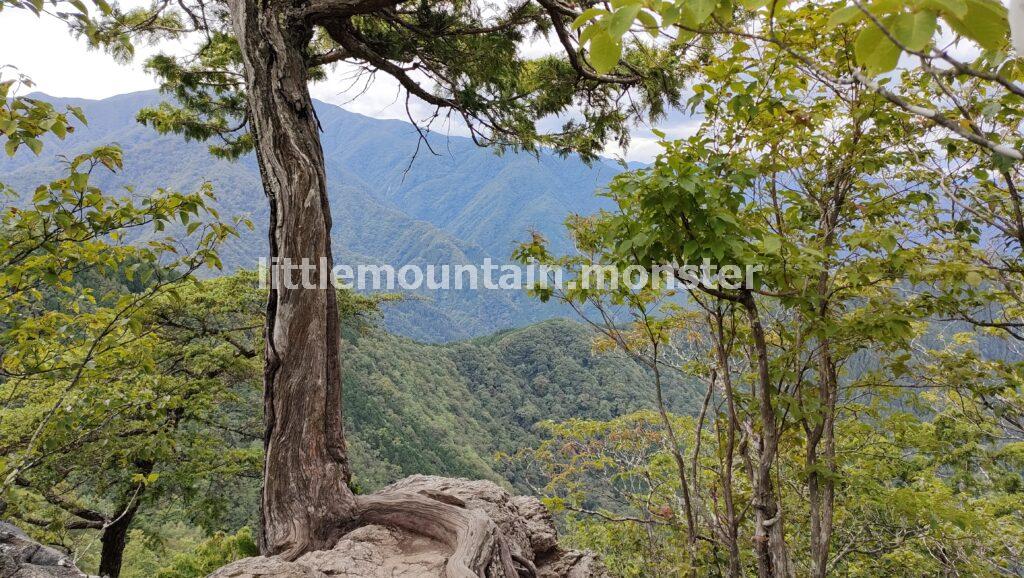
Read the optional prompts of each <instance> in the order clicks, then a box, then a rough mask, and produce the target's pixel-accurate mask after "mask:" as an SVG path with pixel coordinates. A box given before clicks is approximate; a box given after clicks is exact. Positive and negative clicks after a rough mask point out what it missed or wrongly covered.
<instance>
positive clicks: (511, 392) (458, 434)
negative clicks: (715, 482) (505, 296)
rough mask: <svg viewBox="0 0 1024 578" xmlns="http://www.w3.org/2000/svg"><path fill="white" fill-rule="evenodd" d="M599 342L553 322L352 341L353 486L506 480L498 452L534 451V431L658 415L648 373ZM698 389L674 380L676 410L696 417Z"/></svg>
mask: <svg viewBox="0 0 1024 578" xmlns="http://www.w3.org/2000/svg"><path fill="white" fill-rule="evenodd" d="M592 339H593V332H592V331H591V329H589V328H588V327H586V326H584V325H582V324H579V323H576V322H572V321H566V320H559V319H554V320H550V321H545V322H541V323H537V324H534V325H530V326H528V327H524V328H521V329H514V330H509V331H504V332H500V333H497V334H494V335H490V336H487V337H482V338H477V339H472V340H468V341H461V342H457V343H450V344H444V345H438V344H424V343H417V342H415V341H412V340H410V339H408V338H404V337H398V336H394V335H391V334H388V333H386V332H383V331H380V330H371V331H370V332H369V333H368V334H365V335H362V336H359V337H357V338H354V339H353V340H351V341H348V342H346V345H344V349H343V352H342V363H343V364H344V372H345V393H344V395H345V420H346V423H347V424H348V428H349V432H348V433H349V439H350V440H351V445H352V450H353V469H354V471H355V472H356V476H357V478H358V480H357V481H358V482H359V483H360V484H361V485H364V486H366V487H378V486H380V485H382V484H385V483H387V482H389V481H392V480H394V479H398V478H401V477H403V476H406V475H410V474H413V473H422V474H445V475H453V476H466V477H470V478H491V479H501V478H502V474H501V473H500V472H499V471H497V470H496V469H495V467H496V465H495V462H494V454H495V453H496V452H499V451H502V452H512V451H515V450H516V449H519V448H522V447H527V446H529V445H532V444H533V443H535V442H536V441H537V438H536V434H535V432H534V429H533V426H534V424H536V423H537V422H539V421H542V420H549V419H550V420H564V419H567V418H572V417H581V418H593V419H610V418H613V417H616V416H620V415H623V414H625V413H628V412H630V411H634V410H638V409H648V408H652V407H654V398H653V386H652V385H651V383H652V382H651V379H650V376H649V375H648V374H647V372H646V371H645V370H644V369H643V368H641V367H640V366H639V365H637V364H636V363H634V362H632V361H631V360H628V359H626V358H624V357H622V356H619V355H613V354H605V353H601V354H598V353H595V352H594V351H593V350H592V347H591V341H592ZM695 391H696V389H695V388H694V387H692V385H687V384H686V383H683V382H682V381H674V382H671V384H670V386H669V387H668V391H667V393H668V396H669V402H670V404H671V406H672V407H673V408H675V409H676V410H678V411H680V412H684V413H688V412H689V411H692V409H693V408H695V407H697V405H698V404H699V401H698V400H697V399H696V395H697V394H696V393H695ZM512 482H513V483H514V482H515V480H512Z"/></svg>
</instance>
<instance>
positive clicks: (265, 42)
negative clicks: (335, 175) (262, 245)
mask: <svg viewBox="0 0 1024 578" xmlns="http://www.w3.org/2000/svg"><path fill="white" fill-rule="evenodd" d="M290 8H291V5H290V4H289V3H287V2H274V1H266V2H264V1H261V0H232V1H231V2H230V9H231V18H232V24H233V27H234V31H235V36H236V38H237V40H238V43H239V46H240V48H241V52H242V58H243V63H244V68H245V77H246V87H247V91H248V92H247V98H248V108H249V122H250V130H252V131H253V133H254V137H255V139H254V140H255V147H256V154H257V159H258V161H259V166H260V173H261V176H262V178H263V186H264V190H265V193H266V195H267V197H268V199H269V201H270V256H271V259H272V262H273V259H289V260H291V262H292V263H301V262H302V259H308V260H310V262H311V263H312V264H315V265H316V266H318V267H320V266H325V267H326V268H327V270H328V271H330V270H331V268H333V261H332V256H331V240H330V231H331V217H330V210H329V208H328V201H327V189H326V178H325V176H324V158H323V150H322V149H321V146H320V138H319V135H318V133H317V131H318V126H319V125H318V122H317V119H316V113H315V112H314V110H313V102H312V99H311V98H310V95H309V89H308V86H307V81H308V69H307V63H306V60H305V51H306V47H307V45H308V43H309V40H310V38H311V36H312V33H313V30H312V26H311V25H309V24H307V23H304V22H303V21H302V20H301V19H300V18H299V17H297V16H295V15H294V14H293V12H292V10H290ZM271 277H272V278H273V277H274V276H273V275H272V276H271ZM272 285H273V286H272V288H271V290H270V297H269V300H268V303H267V326H266V350H265V363H266V366H265V369H264V388H265V389H264V422H265V426H266V431H265V437H264V446H265V451H266V457H265V465H264V471H263V474H264V475H263V496H262V511H261V516H262V532H261V537H260V542H261V543H260V546H261V550H262V551H263V553H264V554H266V555H279V556H282V557H284V558H286V559H294V558H296V557H298V556H299V555H301V554H302V553H304V552H307V551H310V550H317V549H326V548H330V547H331V546H333V545H334V543H335V542H336V541H337V540H338V538H339V537H341V536H342V535H343V534H344V533H345V531H347V530H348V529H350V528H351V526H352V524H353V523H354V521H355V520H356V518H357V512H356V502H355V498H354V496H353V494H352V491H351V490H350V489H349V487H348V481H349V465H348V459H347V454H346V450H345V438H344V433H343V431H342V413H341V373H340V366H339V365H340V362H339V349H338V345H339V330H338V306H337V301H336V295H335V292H334V289H333V288H332V287H330V286H328V287H317V288H302V287H301V286H298V287H295V286H293V285H290V284H284V283H274V282H273V281H272ZM299 285H301V284H299Z"/></svg>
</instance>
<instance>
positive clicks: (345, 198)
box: [0, 90, 618, 342]
mask: <svg viewBox="0 0 1024 578" xmlns="http://www.w3.org/2000/svg"><path fill="white" fill-rule="evenodd" d="M34 97H35V98H39V99H42V100H48V101H50V102H52V103H53V104H54V105H56V106H58V107H63V106H64V105H74V106H79V107H81V108H82V110H83V112H84V113H85V116H86V118H87V120H88V124H87V125H86V126H81V127H78V128H77V130H76V131H75V132H74V133H73V134H71V135H69V136H68V138H67V139H66V140H64V141H60V140H57V139H55V138H54V137H50V138H49V139H48V141H47V142H46V143H45V147H44V153H43V154H42V155H41V156H38V157H33V156H31V155H18V156H17V157H15V158H14V159H3V160H0V173H2V174H3V175H4V176H3V180H4V182H5V183H7V184H8V185H11V186H12V188H13V189H14V190H16V191H19V192H20V193H22V195H23V196H26V197H27V196H30V195H29V194H28V193H29V192H30V191H31V190H32V189H34V187H35V186H36V185H38V184H39V183H42V182H46V181H48V180H51V179H52V178H54V177H56V176H57V175H59V173H60V169H61V166H60V163H61V161H60V156H61V155H64V156H71V155H73V154H77V153H81V152H85V151H87V150H90V149H92V148H95V147H97V146H100V145H106V144H118V145H119V146H121V148H122V150H123V152H124V160H125V168H124V170H123V171H121V172H120V173H118V174H102V175H97V177H96V179H95V180H96V183H97V184H98V185H99V186H101V187H102V188H103V189H104V190H106V191H107V192H108V193H111V194H116V193H117V191H119V190H124V187H127V186H134V187H135V190H136V191H139V192H143V193H145V192H148V191H152V190H156V189H158V188H161V187H164V188H168V189H175V190H182V191H186V190H195V189H196V188H198V187H199V186H200V185H201V184H202V183H203V182H207V181H209V182H210V183H211V185H212V186H213V189H214V192H215V193H216V195H217V202H216V203H215V204H214V206H215V208H216V209H217V210H218V211H219V212H220V214H221V215H222V216H223V217H230V216H234V215H244V216H247V217H249V218H250V219H252V221H253V222H254V224H255V228H254V230H253V231H251V232H248V231H247V232H244V233H243V235H242V237H241V238H240V239H237V240H233V241H231V242H229V243H228V244H227V245H226V246H225V247H224V248H223V250H222V260H223V261H224V263H225V266H226V268H227V269H228V270H233V269H236V268H239V267H245V268H253V267H255V266H256V265H257V263H258V261H259V258H260V257H262V256H264V255H266V252H267V241H266V230H267V223H268V219H269V210H268V208H267V204H266V201H265V199H264V193H263V189H262V184H261V182H260V177H259V171H258V167H257V165H256V162H255V159H254V157H253V156H252V155H251V154H250V155H246V156H244V157H242V158H240V159H238V160H237V161H227V160H223V159H217V158H214V157H212V156H211V155H210V154H209V153H208V151H207V148H206V145H205V144H204V143H200V142H189V141H186V140H185V139H183V138H182V137H180V136H177V135H161V134H158V133H157V132H156V131H154V130H153V129H151V128H149V127H146V126H143V125H140V124H139V123H137V122H136V121H135V115H136V112H137V111H138V110H139V109H140V108H143V107H146V106H153V105H156V104H158V103H160V102H162V101H163V100H165V96H164V95H162V94H160V93H159V92H157V91H153V90H150V91H139V92H134V93H126V94H123V95H116V96H113V97H109V98H106V99H101V100H91V99H81V98H56V97H51V96H48V95H43V94H41V93H36V94H35V95H34ZM315 105H316V107H317V114H318V117H319V119H320V123H321V125H322V127H323V132H322V135H321V140H322V143H323V148H324V156H325V159H326V170H327V175H328V194H329V196H330V200H331V206H332V219H333V222H334V227H333V230H332V241H333V248H334V252H335V256H336V258H335V261H336V263H345V264H351V265H355V264H368V263H374V264H391V265H393V266H395V267H396V269H397V268H399V267H400V266H402V265H406V264H415V265H421V266H422V265H428V264H435V265H441V264H453V265H456V264H470V263H476V264H480V263H481V262H482V261H483V259H485V258H488V257H489V258H491V259H493V260H494V262H496V263H500V262H507V261H508V257H509V256H510V254H511V251H512V250H513V248H514V247H515V245H516V243H517V241H519V240H523V239H526V238H528V236H529V235H530V234H531V233H532V232H534V231H536V232H539V233H541V234H543V235H544V236H545V237H547V238H548V239H550V241H551V245H552V248H553V249H554V250H556V251H569V250H571V247H572V244H571V242H570V240H569V239H568V238H567V236H566V234H565V231H564V227H563V221H564V219H565V218H566V217H567V216H568V215H569V214H570V213H581V214H589V213H593V212H595V211H597V210H600V209H602V208H608V207H609V206H610V205H609V203H608V201H607V199H604V198H601V197H598V196H596V195H595V194H594V191H595V190H596V189H599V188H601V187H603V186H604V184H605V183H607V181H608V180H609V179H611V178H612V176H614V174H615V173H616V171H617V170H618V169H616V168H613V167H612V166H611V164H610V162H609V161H599V162H597V163H595V164H592V165H586V164H585V163H583V162H582V161H580V160H578V159H573V158H560V157H557V156H555V155H553V154H550V153H547V152H541V153H539V154H538V155H530V154H526V153H512V152H508V153H505V154H503V155H500V156H499V155H496V154H494V152H493V151H491V150H488V149H484V148H481V147H478V146H477V145H476V144H474V143H473V142H472V141H471V140H470V139H468V138H465V137H458V136H445V135H439V134H437V133H430V134H429V135H428V136H427V138H428V139H430V142H431V145H432V147H433V148H434V150H435V151H437V154H436V155H434V154H431V153H430V152H429V151H427V150H426V147H423V146H420V150H419V153H418V154H414V153H415V152H416V148H417V140H418V139H419V134H418V133H417V132H416V130H415V128H414V127H413V126H412V125H411V124H409V123H407V122H404V121H399V120H386V119H375V118H371V117H367V116H364V115H361V114H359V113H355V112H351V111H347V110H344V109H342V108H340V107H337V106H334V105H330V104H327V103H324V102H321V101H316V102H315ZM565 315H570V312H569V311H568V310H567V309H565V308H562V307H559V306H557V305H554V304H541V303H539V302H537V301H536V300H533V299H531V298H529V297H528V296H526V295H525V294H523V293H521V292H510V291H474V292H470V291H463V292H458V291H434V292H427V291H420V292H417V293H416V294H415V298H414V299H408V300H406V301H405V302H403V303H402V304H400V305H398V306H396V307H393V308H391V310H390V311H389V314H388V316H387V317H386V318H385V325H386V326H387V327H388V329H389V330H391V331H393V332H396V333H399V334H402V335H406V336H409V337H412V338H415V339H418V340H421V341H441V342H443V341H452V340H458V339H465V338H469V337H474V336H478V335H484V334H487V333H491V332H494V331H497V330H500V329H506V328H511V327H521V326H524V325H527V324H529V323H532V322H535V321H539V320H542V319H547V318H551V317H556V316H565Z"/></svg>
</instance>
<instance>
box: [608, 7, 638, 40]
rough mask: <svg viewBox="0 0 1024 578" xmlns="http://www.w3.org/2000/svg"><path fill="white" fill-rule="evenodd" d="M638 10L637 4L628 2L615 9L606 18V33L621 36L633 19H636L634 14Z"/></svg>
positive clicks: (616, 36) (615, 36)
mask: <svg viewBox="0 0 1024 578" xmlns="http://www.w3.org/2000/svg"><path fill="white" fill-rule="evenodd" d="M639 12H640V5H639V4H630V5H628V6H623V7H622V8H619V9H618V10H616V11H615V13H614V14H612V15H611V17H610V18H608V34H611V35H612V37H614V38H619V37H621V36H622V35H623V34H625V33H626V31H627V30H629V27H630V26H632V25H633V21H634V20H636V15H637V14H638V13H639Z"/></svg>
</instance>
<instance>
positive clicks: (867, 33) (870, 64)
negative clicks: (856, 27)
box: [853, 18, 902, 76]
mask: <svg viewBox="0 0 1024 578" xmlns="http://www.w3.org/2000/svg"><path fill="white" fill-rule="evenodd" d="M891 22H892V20H891V19H889V18H887V19H886V20H885V21H883V24H885V25H886V26H887V27H889V26H891ZM853 50H854V55H855V56H856V57H857V63H858V64H860V65H861V66H863V67H864V68H865V70H867V71H868V74H870V75H872V76H874V75H876V74H880V73H882V72H888V71H890V70H892V69H893V68H896V64H897V63H898V62H899V60H900V53H901V52H902V51H901V50H900V49H899V47H898V46H896V45H895V44H893V43H892V41H891V40H889V38H888V37H887V36H886V35H885V33H884V32H882V30H881V29H880V28H879V27H877V26H875V25H874V24H872V25H869V26H868V27H867V28H865V29H864V30H861V31H860V34H858V35H857V40H856V41H855V42H854V44H853Z"/></svg>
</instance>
